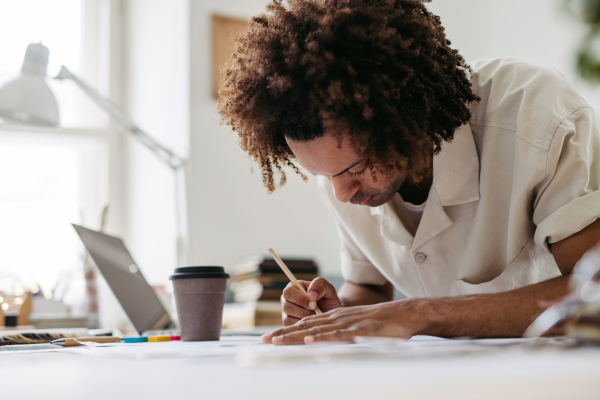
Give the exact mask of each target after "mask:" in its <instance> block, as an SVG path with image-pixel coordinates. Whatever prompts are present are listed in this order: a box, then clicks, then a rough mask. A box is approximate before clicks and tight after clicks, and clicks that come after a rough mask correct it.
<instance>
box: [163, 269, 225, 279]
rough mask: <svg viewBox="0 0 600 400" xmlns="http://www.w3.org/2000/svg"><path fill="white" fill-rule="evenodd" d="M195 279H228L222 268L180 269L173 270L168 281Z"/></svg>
mask: <svg viewBox="0 0 600 400" xmlns="http://www.w3.org/2000/svg"><path fill="white" fill-rule="evenodd" d="M195 278H229V274H226V273H225V269H224V268H223V267H212V266H210V267H180V268H175V272H174V273H173V275H171V276H170V277H169V279H195Z"/></svg>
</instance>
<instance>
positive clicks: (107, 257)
mask: <svg viewBox="0 0 600 400" xmlns="http://www.w3.org/2000/svg"><path fill="white" fill-rule="evenodd" d="M73 227H74V228H75V230H76V231H77V234H78V235H79V237H80V238H81V241H82V242H83V244H84V245H85V248H86V249H87V250H88V252H89V253H90V255H91V256H92V259H93V260H94V262H95V263H96V265H97V266H98V269H99V270H100V272H102V275H103V276H104V279H105V280H106V282H107V283H108V285H109V286H110V288H111V289H112V291H113V293H114V294H115V296H116V297H117V299H118V300H119V303H121V306H122V307H123V309H124V310H125V313H126V314H127V316H128V317H129V319H130V320H131V322H132V324H133V326H134V327H135V329H136V330H137V331H138V333H140V334H141V333H142V332H145V331H148V330H159V329H169V328H173V327H174V325H173V323H172V322H171V318H169V314H168V313H167V311H166V310H165V308H164V307H163V305H162V304H161V303H160V301H159V300H158V297H157V296H156V294H155V293H154V291H153V290H152V288H151V287H150V285H148V282H146V279H144V276H143V275H142V272H141V271H140V269H139V268H138V266H137V264H136V263H135V262H134V261H133V258H131V255H130V254H129V251H127V248H126V247H125V244H124V243H123V241H122V240H121V239H119V238H116V237H113V236H109V235H106V234H104V233H100V232H96V231H92V230H90V229H87V228H84V227H82V226H78V225H75V224H73Z"/></svg>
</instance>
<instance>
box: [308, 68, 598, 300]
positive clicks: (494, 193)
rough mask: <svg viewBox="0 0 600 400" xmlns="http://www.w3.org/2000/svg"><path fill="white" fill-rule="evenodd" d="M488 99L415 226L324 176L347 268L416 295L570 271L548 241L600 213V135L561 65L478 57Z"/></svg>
mask: <svg viewBox="0 0 600 400" xmlns="http://www.w3.org/2000/svg"><path fill="white" fill-rule="evenodd" d="M471 66H472V68H473V71H474V74H473V77H472V79H471V82H472V83H473V90H474V91H475V93H476V94H478V95H479V96H480V97H481V102H479V103H474V104H473V105H472V106H471V112H472V118H471V120H470V122H469V124H467V125H463V126H462V127H461V128H460V129H458V130H457V132H456V134H455V138H454V140H453V141H452V142H451V143H444V144H443V145H442V151H441V152H440V153H439V154H438V155H436V156H435V157H434V160H433V185H432V187H431V190H430V192H429V197H428V199H427V202H426V206H425V210H424V212H423V216H422V219H421V221H420V224H419V226H418V229H417V231H416V233H415V235H414V236H413V235H411V234H410V233H409V232H408V231H407V229H405V227H404V226H403V224H402V222H401V219H400V218H399V216H398V214H397V209H395V208H394V207H393V204H391V203H392V202H391V201H390V202H388V203H387V204H384V205H382V206H379V207H374V208H369V207H365V206H356V205H352V204H350V203H341V202H339V201H337V200H336V199H335V197H334V195H333V191H332V186H331V183H330V182H329V181H328V180H326V179H324V178H322V177H321V178H319V186H320V188H321V191H322V193H323V195H324V198H325V201H326V203H327V205H328V207H329V209H330V210H331V212H332V213H333V215H334V217H335V220H336V222H337V225H338V228H339V234H340V238H341V257H342V274H343V276H344V278H345V279H346V280H350V281H352V282H356V283H363V284H383V283H385V282H386V281H389V282H391V283H392V284H393V285H394V286H396V287H397V288H398V289H399V290H400V291H402V292H403V293H404V294H405V295H407V296H409V297H438V296H457V295H466V294H474V293H495V292H501V291H506V290H511V289H515V288H519V287H522V286H526V285H531V284H534V283H537V282H542V281H545V280H548V279H551V278H554V277H557V276H560V275H561V273H560V271H559V269H558V266H557V265H556V262H555V261H554V258H553V256H552V254H551V252H550V250H549V249H548V245H547V243H554V242H557V241H560V240H562V239H565V238H567V237H569V236H571V235H573V234H574V233H576V232H579V231H580V230H582V229H583V228H585V227H586V226H588V225H589V224H591V223H592V222H594V221H595V220H596V218H599V217H600V132H599V128H598V124H597V121H596V117H595V115H594V112H593V111H592V109H591V108H590V106H589V105H588V104H587V103H586V102H585V100H584V99H583V98H582V97H581V96H579V95H578V94H577V92H576V91H575V90H574V88H573V87H572V86H571V85H570V84H569V83H568V82H567V81H566V80H565V79H564V78H563V77H562V76H561V75H560V74H559V73H557V72H556V71H554V70H552V69H549V68H547V67H544V66H541V65H538V64H535V63H533V62H530V61H525V60H518V59H507V58H504V59H487V60H479V61H476V62H474V63H473V64H471Z"/></svg>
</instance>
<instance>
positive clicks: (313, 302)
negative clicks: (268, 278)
mask: <svg viewBox="0 0 600 400" xmlns="http://www.w3.org/2000/svg"><path fill="white" fill-rule="evenodd" d="M298 282H299V283H300V285H302V287H303V288H304V290H306V293H308V295H305V294H304V293H302V292H301V291H300V289H298V288H297V287H296V286H294V285H293V284H292V283H291V282H290V283H289V284H288V285H287V286H286V288H285V289H284V291H283V295H282V296H281V305H282V309H283V324H284V325H285V326H288V325H293V324H295V323H296V322H298V321H300V320H301V319H302V318H304V317H307V316H309V315H313V314H314V313H315V312H314V309H315V308H316V307H317V306H318V307H319V309H320V310H321V311H323V312H324V313H325V312H327V311H330V310H334V309H336V308H339V307H341V306H342V302H341V301H340V298H339V297H338V295H337V292H336V291H335V288H334V287H333V285H332V284H331V283H329V282H327V281H326V280H325V279H323V278H316V279H315V280H313V281H312V282H307V281H298Z"/></svg>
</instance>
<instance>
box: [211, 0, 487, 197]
mask: <svg viewBox="0 0 600 400" xmlns="http://www.w3.org/2000/svg"><path fill="white" fill-rule="evenodd" d="M428 1H429V0H272V1H271V2H270V3H269V4H268V6H267V12H266V13H265V14H261V15H258V16H256V17H253V18H252V19H251V20H250V22H249V28H248V30H247V31H245V32H240V33H238V34H237V35H236V37H235V42H236V46H235V52H234V54H233V56H232V58H231V59H230V60H229V61H228V63H227V64H225V67H224V72H225V80H224V83H223V86H222V87H221V90H220V97H221V100H220V101H219V104H218V106H217V111H218V112H219V113H220V114H221V123H222V124H226V125H230V126H231V127H232V129H233V130H234V131H235V132H237V134H238V135H239V138H240V145H241V147H242V149H243V150H244V151H245V152H246V153H247V154H248V155H249V156H250V157H251V158H252V159H254V160H255V161H256V162H258V163H259V165H260V168H261V170H262V178H263V182H264V185H265V186H266V188H267V190H268V191H269V192H272V191H273V190H274V189H275V187H276V186H279V187H281V186H282V185H283V184H284V183H285V182H286V175H285V172H284V171H283V169H282V167H284V166H289V167H291V168H292V169H293V170H294V171H295V172H296V173H298V174H300V175H301V176H302V178H303V179H304V180H306V179H307V178H306V176H304V174H302V172H300V170H299V169H298V167H297V166H296V165H295V164H294V162H293V161H292V160H293V159H294V155H293V153H292V152H291V150H290V148H289V147H288V145H287V142H286V140H285V139H286V137H287V138H288V139H290V140H294V141H308V140H313V139H316V138H319V137H322V136H323V135H324V134H325V132H327V133H332V134H334V135H338V140H341V139H340V138H341V136H340V135H342V133H343V134H348V135H350V138H351V143H352V146H353V147H354V148H355V149H356V150H357V151H358V152H360V153H361V154H362V155H364V156H365V159H366V160H368V161H367V166H369V167H370V168H371V170H372V171H374V170H375V169H380V170H382V171H386V170H387V171H389V170H390V169H393V168H395V169H404V170H406V171H408V172H409V174H411V175H414V176H418V173H417V172H418V171H422V170H424V169H425V166H424V162H425V161H423V160H430V159H431V157H432V154H435V153H437V152H439V151H440V145H441V142H442V140H444V141H450V140H452V139H453V136H454V131H455V130H456V128H458V127H459V126H461V125H462V124H464V123H466V122H467V121H468V120H469V119H470V117H471V114H470V112H469V108H468V106H469V103H470V102H472V101H476V100H479V98H478V97H477V96H476V95H475V94H474V93H473V92H472V89H471V83H470V82H469V78H470V75H471V74H472V71H471V69H470V67H469V66H468V65H467V64H466V63H465V61H464V59H463V58H462V56H461V55H460V54H459V53H458V51H457V50H455V49H452V48H450V41H449V40H448V39H446V35H445V32H444V28H443V27H442V25H441V22H440V18H439V17H438V16H436V15H433V14H432V13H431V12H429V11H428V10H427V8H426V7H425V4H424V3H426V2H428ZM432 147H433V149H434V150H433V153H432ZM428 165H429V161H427V166H428ZM276 175H279V181H278V182H276ZM372 175H373V176H374V175H375V174H374V173H373V172H372ZM413 181H415V182H418V178H417V180H414V179H413Z"/></svg>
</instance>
